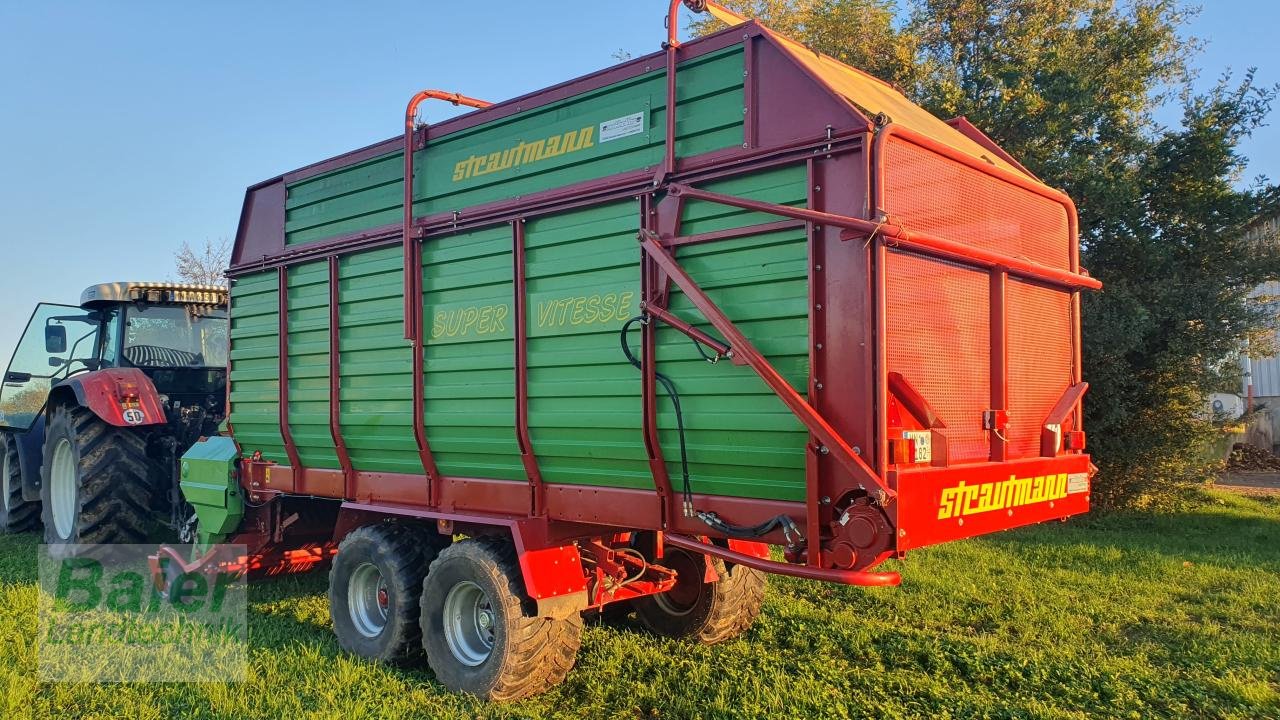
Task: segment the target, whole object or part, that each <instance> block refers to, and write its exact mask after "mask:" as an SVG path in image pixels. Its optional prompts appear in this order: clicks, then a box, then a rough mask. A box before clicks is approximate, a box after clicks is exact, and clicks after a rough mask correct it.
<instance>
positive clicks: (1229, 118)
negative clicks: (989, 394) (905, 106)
mask: <svg viewBox="0 0 1280 720" xmlns="http://www.w3.org/2000/svg"><path fill="white" fill-rule="evenodd" d="M728 4H729V5H730V6H732V7H734V9H736V10H738V11H740V12H743V13H744V14H748V15H756V16H758V17H760V18H761V19H762V21H764V22H765V23H766V24H768V25H770V26H771V27H774V28H776V29H778V30H780V31H782V32H785V33H787V34H791V35H793V36H795V37H797V38H798V39H801V40H802V41H804V42H806V43H807V44H809V45H811V46H812V47H813V48H814V49H816V50H819V51H822V52H826V53H828V54H831V55H834V56H835V57H837V58H839V59H841V60H844V61H846V62H849V63H850V64H853V65H855V66H860V67H862V68H863V69H866V70H868V71H871V72H873V73H877V74H880V75H881V76H882V77H884V78H885V79H887V80H890V81H892V82H895V83H896V84H897V85H899V86H900V87H901V88H903V89H904V91H905V92H906V93H907V94H908V95H909V96H911V97H912V98H913V99H914V100H916V102H918V103H920V104H922V105H923V106H925V107H926V108H928V109H929V110H930V111H932V112H933V113H935V114H936V115H939V116H941V117H944V118H949V117H953V116H956V115H964V116H967V117H968V118H969V119H970V120H971V121H972V122H974V124H976V125H978V126H979V127H981V128H983V130H985V131H986V132H987V133H988V134H989V135H991V137H992V138H994V139H995V140H996V141H997V142H999V143H1000V144H1001V145H1003V146H1004V147H1005V148H1006V149H1007V150H1008V151H1009V152H1010V153H1011V154H1013V155H1014V157H1017V158H1018V159H1019V160H1020V161H1022V163H1023V164H1024V165H1026V166H1027V167H1028V168H1030V169H1031V170H1032V171H1033V172H1035V173H1036V174H1037V175H1039V176H1040V177H1041V178H1043V179H1044V180H1045V181H1046V182H1047V183H1049V184H1050V185H1053V186H1055V187H1061V188H1064V189H1065V190H1066V192H1067V193H1068V194H1069V195H1071V196H1072V198H1074V199H1075V201H1076V204H1077V205H1078V207H1079V209H1080V233H1081V243H1082V260H1083V264H1084V265H1085V267H1087V268H1089V270H1090V271H1091V272H1092V274H1093V275H1095V276H1097V277H1099V278H1100V279H1102V280H1103V282H1104V283H1106V289H1105V290H1104V291H1103V292H1102V293H1096V294H1087V295H1086V296H1085V300H1084V303H1083V305H1084V348H1083V354H1084V362H1085V377H1086V379H1088V380H1089V382H1090V384H1091V390H1090V394H1089V398H1088V401H1087V402H1086V404H1085V408H1086V412H1085V415H1086V426H1087V427H1088V429H1089V431H1090V441H1091V449H1092V452H1093V454H1094V456H1095V458H1096V461H1097V462H1098V464H1099V466H1100V467H1101V468H1102V470H1103V472H1102V474H1101V475H1100V476H1099V478H1098V480H1097V482H1096V484H1095V492H1094V497H1095V499H1096V500H1097V501H1099V502H1101V503H1104V504H1111V505H1122V504H1139V505H1141V504H1150V503H1153V502H1159V501H1162V500H1164V499H1168V498H1170V497H1173V496H1175V495H1176V491H1177V490H1178V489H1179V488H1181V487H1183V486H1185V485H1187V484H1189V483H1192V482H1195V481H1197V480H1200V479H1204V478H1206V477H1208V476H1209V474H1210V471H1211V470H1212V463H1211V462H1209V460H1208V459H1207V455H1206V454H1205V453H1204V452H1203V448H1204V444H1205V442H1206V441H1207V440H1208V439H1209V438H1210V437H1211V436H1212V433H1213V432H1214V429H1213V427H1212V424H1211V423H1210V422H1209V421H1208V420H1205V419H1203V418H1202V417H1201V414H1200V409H1201V407H1202V406H1203V396H1204V394H1205V393H1206V392H1208V391H1210V390H1215V389H1219V388H1218V387H1217V385H1219V384H1220V383H1221V382H1222V370H1223V367H1224V363H1223V359H1224V358H1226V357H1228V356H1229V355H1230V354H1231V353H1232V352H1233V351H1235V350H1236V349H1237V348H1238V347H1239V346H1240V344H1241V343H1242V341H1243V340H1244V339H1245V338H1246V337H1248V336H1250V335H1251V334H1254V333H1256V332H1257V331H1258V330H1259V329H1261V328H1262V327H1263V323H1262V318H1261V317H1260V315H1259V311H1258V308H1257V307H1256V306H1254V305H1252V304H1251V303H1250V301H1249V299H1248V293H1249V291H1250V290H1251V289H1252V288H1253V287H1254V286H1255V285H1256V284H1257V283H1259V282H1261V281H1263V280H1266V279H1270V278H1277V277H1280V258H1277V257H1275V256H1274V255H1275V254H1274V253H1272V254H1271V255H1272V256H1271V257H1268V255H1267V253H1264V252H1260V251H1259V248H1258V246H1257V245H1255V244H1250V243H1246V242H1244V240H1243V238H1242V235H1241V233H1240V230H1241V228H1242V227H1243V226H1244V225H1246V224H1247V223H1248V222H1249V221H1250V220H1251V219H1253V218H1254V217H1256V216H1258V215H1259V214H1260V213H1264V212H1267V211H1268V210H1271V211H1274V208H1276V207H1277V202H1278V196H1280V191H1278V190H1277V188H1276V187H1275V186H1274V185H1271V184H1269V183H1268V182H1267V181H1265V180H1264V179H1260V180H1258V181H1256V182H1255V183H1254V184H1253V185H1251V186H1249V187H1247V188H1245V189H1240V188H1239V187H1238V184H1239V181H1240V173H1241V172H1242V170H1243V167H1244V158H1242V157H1241V156H1240V155H1239V153H1238V146H1239V143H1240V141H1241V140H1242V139H1244V138H1245V137H1247V136H1248V134H1249V133H1251V132H1252V131H1253V130H1254V129H1256V128H1257V127H1258V126H1259V125H1260V124H1261V123H1262V122H1264V120H1265V118H1266V116H1267V114H1268V113H1269V111H1270V108H1271V103H1272V101H1273V99H1274V98H1275V93H1276V90H1275V88H1261V87H1258V86H1256V85H1255V83H1254V80H1253V74H1252V72H1249V73H1246V74H1245V75H1244V77H1243V78H1242V79H1241V80H1240V81H1239V82H1234V83H1233V82H1232V80H1231V78H1230V76H1224V77H1223V79H1222V81H1221V82H1220V83H1219V84H1218V85H1217V86H1216V87H1215V88H1213V89H1212V90H1211V91H1210V92H1208V93H1206V94H1203V95H1196V94H1194V93H1193V92H1192V91H1191V87H1192V86H1191V81H1192V80H1193V73H1192V72H1191V71H1190V69H1189V67H1190V64H1191V61H1192V60H1193V59H1194V57H1195V55H1196V53H1197V51H1198V49H1199V44H1198V42H1197V41H1195V40H1193V39H1188V38H1186V37H1184V35H1183V33H1182V31H1183V30H1184V29H1185V25H1186V23H1187V21H1188V20H1189V18H1190V17H1191V16H1192V11H1190V10H1189V9H1187V8H1186V7H1185V6H1183V5H1181V4H1179V3H1178V2H1176V1H1175V0H1132V2H1130V3H1129V4H1127V5H1126V6H1123V7H1117V6H1116V4H1115V3H1114V2H1112V0H917V2H915V3H914V4H913V5H912V6H911V9H910V11H909V12H906V13H902V12H899V11H898V9H897V7H896V6H895V5H894V4H893V3H891V2H888V1H887V0H736V1H734V0H730V2H729V3H728ZM699 29H700V30H701V31H703V32H705V31H707V30H710V29H713V24H712V23H704V24H703V25H701V26H699ZM1172 102H1180V103H1181V104H1182V107H1183V118H1182V121H1181V123H1180V124H1179V125H1178V126H1177V127H1174V128H1166V127H1163V126H1161V125H1160V124H1159V123H1157V121H1156V120H1155V114H1156V111H1157V110H1158V109H1160V108H1162V107H1166V106H1167V104H1169V103H1172Z"/></svg>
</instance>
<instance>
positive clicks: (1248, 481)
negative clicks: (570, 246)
mask: <svg viewBox="0 0 1280 720" xmlns="http://www.w3.org/2000/svg"><path fill="white" fill-rule="evenodd" d="M1214 487H1217V488H1221V489H1223V490H1231V491H1233V492H1238V493H1241V494H1243V495H1273V496H1278V497H1280V472H1276V471H1273V470H1257V471H1248V470H1237V471H1232V472H1228V473H1227V474H1225V475H1223V476H1222V479H1221V480H1219V481H1218V482H1217V483H1215V484H1214Z"/></svg>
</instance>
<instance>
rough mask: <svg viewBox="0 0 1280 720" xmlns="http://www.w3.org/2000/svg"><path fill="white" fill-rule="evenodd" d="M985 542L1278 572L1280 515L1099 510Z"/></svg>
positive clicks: (1013, 547) (1235, 510) (1228, 509)
mask: <svg viewBox="0 0 1280 720" xmlns="http://www.w3.org/2000/svg"><path fill="white" fill-rule="evenodd" d="M984 542H988V543H991V544H992V545H996V546H1001V547H1006V548H1009V549H1010V550H1018V549H1034V548H1036V547H1051V548H1060V549H1062V550H1064V551H1067V550H1073V549H1081V548H1085V547H1090V546H1092V547H1094V548H1097V549H1100V550H1102V549H1118V550H1121V551H1130V552H1137V553H1141V554H1143V555H1146V556H1149V557H1157V558H1162V559H1168V560H1176V561H1185V562H1193V563H1196V564H1212V565H1216V566H1221V567H1224V568H1231V569H1253V570H1261V569H1267V568H1271V569H1274V570H1277V571H1280V517H1277V516H1274V515H1267V514H1263V513H1261V512H1248V511H1247V510H1244V511H1242V510H1241V509H1240V508H1239V507H1215V506H1207V507H1205V508H1202V509H1196V510H1191V511H1185V512H1180V513H1176V514H1169V513H1140V512H1098V513H1096V514H1094V515H1090V516H1087V517H1083V518H1072V519H1071V520H1070V521H1068V522H1067V523H1063V524H1042V525H1035V526H1031V527H1027V528H1020V529H1017V530H1013V531H1010V532H1007V533H999V534H995V535H990V536H987V537H985V538H984Z"/></svg>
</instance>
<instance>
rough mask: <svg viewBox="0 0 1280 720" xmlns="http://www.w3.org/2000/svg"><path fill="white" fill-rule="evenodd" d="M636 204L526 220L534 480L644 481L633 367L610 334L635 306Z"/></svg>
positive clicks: (647, 480)
mask: <svg viewBox="0 0 1280 720" xmlns="http://www.w3.org/2000/svg"><path fill="white" fill-rule="evenodd" d="M639 219H640V214H639V207H638V206H637V205H636V204H635V203H633V202H619V203H613V204H610V205H604V206H599V207H594V208H590V209H586V210H578V211H574V212H569V213H563V214H560V215H555V216H551V217H546V218H539V219H537V220H533V221H530V222H529V223H528V225H527V226H526V245H527V247H528V251H527V256H526V275H527V277H528V286H529V294H530V297H531V300H530V303H529V335H530V339H529V426H530V433H531V435H532V441H533V447H534V451H535V452H536V454H537V457H538V465H539V468H540V469H541V471H542V476H543V479H544V480H546V481H547V482H553V483H576V484H587V485H609V486H618V487H631V488H651V487H653V479H652V477H651V476H650V474H649V464H648V460H647V457H646V455H645V451H644V444H643V436H642V415H641V402H640V373H639V372H638V371H637V370H636V369H635V368H633V367H631V365H630V364H628V363H627V361H626V360H625V359H624V358H623V356H622V351H621V349H620V347H619V344H618V332H619V330H620V329H621V328H622V325H623V323H624V322H625V321H626V319H627V318H629V317H631V316H632V315H635V314H636V313H638V312H639V306H640V303H639V298H640V280H639V277H640V274H639V263H638V258H639V250H638V247H637V244H636V230H637V228H638V226H639Z"/></svg>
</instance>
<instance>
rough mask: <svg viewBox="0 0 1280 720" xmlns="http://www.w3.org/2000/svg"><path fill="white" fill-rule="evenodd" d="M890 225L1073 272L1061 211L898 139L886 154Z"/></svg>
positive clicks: (1049, 202) (1044, 200)
mask: <svg viewBox="0 0 1280 720" xmlns="http://www.w3.org/2000/svg"><path fill="white" fill-rule="evenodd" d="M884 153H885V155H884V157H885V166H884V203H885V207H884V208H883V210H884V211H885V212H887V213H889V217H890V221H891V222H893V223H898V222H901V223H902V224H903V225H904V226H905V227H906V229H907V230H908V231H911V230H916V231H920V232H926V233H929V234H931V235H937V236H938V237H941V238H944V239H946V240H953V241H955V242H962V243H965V244H967V245H973V246H975V247H980V248H983V249H985V250H990V251H994V252H999V253H1003V254H1005V255H1012V256H1014V257H1020V258H1024V259H1027V260H1031V261H1034V262H1038V263H1041V264H1043V265H1048V266H1050V267H1054V268H1058V269H1060V270H1070V269H1071V268H1070V264H1071V256H1070V242H1071V240H1070V238H1069V237H1068V231H1069V230H1068V226H1067V211H1066V208H1064V207H1063V206H1062V205H1060V204H1058V203H1056V202H1054V201H1053V200H1049V199H1048V198H1043V197H1040V196H1039V195H1036V194H1034V193H1031V192H1028V191H1026V190H1023V189H1022V188H1019V187H1016V186H1014V185H1010V184H1009V183H1007V182H1005V181H1003V180H999V179H997V178H994V177H991V176H990V175H987V174H986V173H982V172H979V171H977V170H974V169H972V168H969V167H965V166H964V165H961V164H960V163H957V162H955V161H953V160H949V159H947V158H945V157H942V156H941V155H938V154H937V153H934V152H932V151H930V150H926V149H925V148H922V147H920V146H918V145H915V144H913V143H910V142H907V141H905V140H902V139H899V138H892V137H891V138H889V140H888V142H887V143H886V146H885V149H884Z"/></svg>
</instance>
